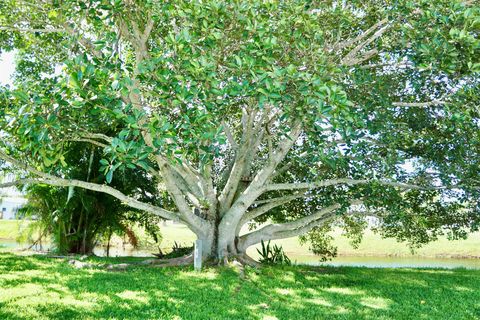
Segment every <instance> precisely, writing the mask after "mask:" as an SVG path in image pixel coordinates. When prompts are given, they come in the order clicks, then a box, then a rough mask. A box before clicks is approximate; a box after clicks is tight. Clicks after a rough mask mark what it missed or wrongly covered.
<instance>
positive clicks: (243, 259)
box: [235, 253, 260, 268]
mask: <svg viewBox="0 0 480 320" xmlns="http://www.w3.org/2000/svg"><path fill="white" fill-rule="evenodd" d="M235 258H236V259H237V260H238V261H239V262H240V263H241V264H243V265H244V266H250V267H255V268H258V267H260V263H259V262H258V261H256V260H254V259H253V258H252V257H250V256H249V255H247V254H246V253H244V254H240V255H237V256H236V257H235Z"/></svg>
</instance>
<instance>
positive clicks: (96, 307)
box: [0, 253, 480, 320]
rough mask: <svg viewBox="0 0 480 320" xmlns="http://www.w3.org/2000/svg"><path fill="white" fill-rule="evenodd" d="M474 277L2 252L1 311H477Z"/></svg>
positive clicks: (4, 314)
mask: <svg viewBox="0 0 480 320" xmlns="http://www.w3.org/2000/svg"><path fill="white" fill-rule="evenodd" d="M124 260H126V259H123V260H122V259H118V258H117V259H113V258H112V259H108V260H107V259H100V258H95V259H93V260H90V261H91V262H94V263H98V264H102V263H106V262H112V261H114V262H121V261H124ZM127 260H128V261H131V260H132V259H131V258H130V259H127ZM479 287H480V271H474V270H433V269H432V270H429V269H423V270H422V269H368V268H319V267H288V268H263V269H261V270H259V271H255V270H253V269H247V271H246V279H244V280H242V279H240V277H239V276H238V274H237V273H236V271H234V270H232V269H228V268H221V269H208V270H205V271H203V272H201V273H196V272H194V271H192V270H191V269H190V268H186V269H185V268H183V269H181V268H169V269H154V268H149V267H141V266H139V267H135V268H132V269H130V270H128V271H125V272H108V271H105V270H104V269H100V268H99V269H92V270H83V269H81V270H77V269H74V268H72V267H71V266H70V265H68V264H67V263H66V262H65V261H64V260H58V259H49V258H46V257H40V256H28V257H25V256H18V255H14V254H10V253H3V254H0V288H1V289H0V319H270V320H271V319H478V318H479V317H480V291H479V290H478V288H479Z"/></svg>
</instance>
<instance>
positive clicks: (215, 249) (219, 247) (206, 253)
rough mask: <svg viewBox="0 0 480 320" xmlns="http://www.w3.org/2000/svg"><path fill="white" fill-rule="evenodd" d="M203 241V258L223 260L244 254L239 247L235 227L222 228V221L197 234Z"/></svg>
mask: <svg viewBox="0 0 480 320" xmlns="http://www.w3.org/2000/svg"><path fill="white" fill-rule="evenodd" d="M197 237H198V239H200V240H202V242H203V252H202V255H203V259H204V260H213V261H218V262H221V261H223V260H225V259H228V258H230V257H233V256H236V255H239V254H244V252H240V250H238V248H237V241H236V236H235V228H221V226H220V223H219V222H217V223H213V222H212V224H211V226H210V228H209V229H208V230H205V233H204V234H202V235H198V234H197Z"/></svg>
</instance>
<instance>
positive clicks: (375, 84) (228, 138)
mask: <svg viewBox="0 0 480 320" xmlns="http://www.w3.org/2000/svg"><path fill="white" fill-rule="evenodd" d="M0 10H1V11H0V12H1V15H0V48H1V50H2V51H5V50H7V51H8V50H15V51H16V53H17V68H16V74H15V78H14V85H13V86H11V87H3V88H1V92H0V100H1V105H2V109H1V110H0V123H1V127H2V133H1V134H2V142H1V144H0V158H1V159H3V160H4V161H6V162H8V163H10V165H11V166H14V167H17V168H19V169H21V170H23V171H24V173H23V175H22V176H21V177H20V179H19V180H18V181H16V182H14V183H17V184H32V183H44V184H50V185H56V186H75V187H80V188H85V189H89V190H93V191H98V192H103V193H107V194H110V195H112V196H114V197H116V198H118V199H119V200H121V201H123V202H124V203H125V204H127V205H129V206H131V207H133V208H136V209H138V210H142V211H144V212H145V213H146V214H154V215H158V216H160V217H162V218H165V219H173V220H177V221H181V222H183V223H185V224H186V225H187V226H189V228H191V229H192V231H193V232H195V233H196V234H197V236H198V237H199V238H200V239H202V240H204V241H205V248H206V249H205V250H204V251H205V252H204V255H205V257H216V258H224V257H227V256H229V255H238V254H240V255H242V254H244V253H245V250H246V248H247V247H248V246H250V245H252V244H255V243H258V242H260V241H261V240H269V239H278V238H285V237H290V236H296V235H305V239H307V240H310V241H312V242H313V244H314V245H313V246H312V247H313V249H314V250H315V251H317V252H319V253H322V252H323V253H325V252H324V251H325V250H324V249H325V248H326V246H325V245H324V244H325V241H326V238H325V232H326V231H327V230H328V228H329V226H330V225H331V224H332V223H334V222H337V221H342V223H343V226H344V227H345V229H346V230H348V231H349V232H350V233H351V234H352V235H358V234H359V233H360V231H361V229H362V226H364V223H362V221H363V219H364V217H365V216H375V217H377V218H378V219H379V221H380V224H379V226H378V230H379V231H380V232H382V233H383V234H384V235H385V236H394V237H397V238H399V239H402V240H409V241H411V242H412V243H413V244H421V243H425V242H427V241H429V240H431V239H434V238H435V237H436V236H437V235H438V234H439V233H443V232H446V231H448V232H450V235H451V236H452V237H458V236H463V235H465V232H467V231H468V230H475V229H476V228H478V221H479V214H478V193H477V192H478V187H479V185H480V181H479V180H478V179H477V176H478V171H479V169H480V167H479V159H478V158H479V157H478V151H479V142H480V140H479V136H478V132H479V130H478V126H479V109H478V102H479V98H478V97H479V95H478V93H479V85H478V84H479V71H480V59H479V58H480V54H479V53H480V42H479V40H478V33H479V30H480V8H479V7H478V6H477V5H476V3H475V2H474V1H460V0H454V1H451V0H440V1H428V0H412V1H387V0H385V1H356V0H354V1H297V0H290V1H260V0H250V1H218V0H217V1H214V0H207V1H196V0H193V1H162V2H160V1H153V0H151V1H135V0H112V1H106V0H90V1H69V0H64V1H60V0H41V1H36V2H35V3H30V2H28V1H19V0H2V1H1V2H0ZM112 129H113V130H112ZM105 132H113V133H114V134H110V135H107V134H105ZM72 142H81V143H85V144H90V145H93V146H95V147H97V148H99V150H101V152H102V154H103V156H102V159H101V160H99V163H100V164H101V168H100V170H101V172H102V173H103V174H104V176H105V181H104V183H98V182H97V183H92V182H88V181H84V180H75V179H70V178H68V177H67V176H63V175H62V174H61V172H62V170H68V168H74V167H75V165H76V164H75V163H72V162H69V161H68V159H66V157H65V152H66V150H67V149H68V148H67V146H68V145H69V144H70V143H72ZM60 168H61V169H60ZM136 169H141V170H144V171H145V173H146V174H147V175H148V177H150V179H151V180H152V181H154V182H155V183H157V184H158V193H159V195H163V194H165V192H166V193H168V197H160V196H158V199H159V201H158V203H156V204H151V203H146V202H143V201H141V199H138V198H137V197H135V195H134V194H129V193H122V192H120V191H119V190H117V189H115V188H114V187H113V186H112V185H111V182H112V179H114V177H115V175H116V174H117V172H118V171H119V170H136ZM9 185H10V184H9ZM267 221H271V222H272V223H271V224H268V225H266V226H263V227H261V228H259V229H257V230H254V231H251V232H250V233H247V234H244V235H241V236H240V229H241V228H242V226H244V225H245V224H248V223H250V224H252V223H253V224H254V225H255V224H256V223H262V222H267ZM322 248H323V249H322ZM327 251H328V250H327Z"/></svg>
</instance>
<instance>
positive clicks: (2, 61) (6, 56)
mask: <svg viewBox="0 0 480 320" xmlns="http://www.w3.org/2000/svg"><path fill="white" fill-rule="evenodd" d="M14 57H15V53H13V52H4V53H2V54H0V85H5V84H11V83H12V81H11V79H10V77H11V76H12V74H13V72H14V71H15V64H14V62H13V61H14Z"/></svg>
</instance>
